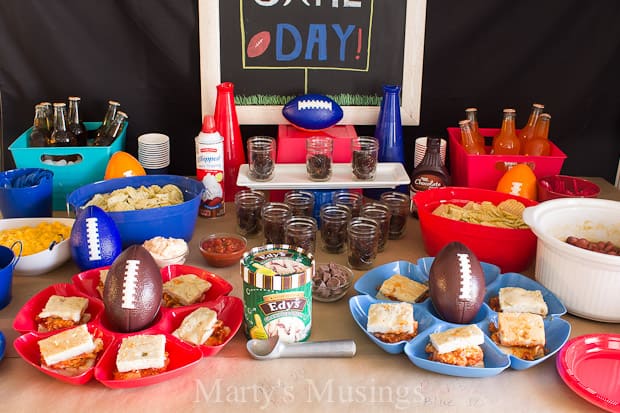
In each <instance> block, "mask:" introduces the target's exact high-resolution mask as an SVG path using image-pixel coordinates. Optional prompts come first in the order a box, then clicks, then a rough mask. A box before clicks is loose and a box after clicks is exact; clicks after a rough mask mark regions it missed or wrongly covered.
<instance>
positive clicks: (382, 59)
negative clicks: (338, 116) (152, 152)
mask: <svg viewBox="0 0 620 413" xmlns="http://www.w3.org/2000/svg"><path fill="white" fill-rule="evenodd" d="M425 15H426V0H236V1H235V0H199V21H200V28H199V30H200V66H201V88H202V90H201V93H202V113H203V114H206V113H212V112H213V109H214V107H215V98H216V85H218V84H219V83H221V82H225V81H226V82H233V83H234V84H235V103H236V106H237V115H238V118H239V122H240V123H242V124H283V123H286V120H285V119H284V117H283V116H282V106H283V105H284V104H285V103H286V102H288V100H290V99H292V98H293V97H295V96H298V95H302V94H305V93H320V94H325V95H328V96H330V97H332V98H333V99H334V100H336V101H337V102H338V103H339V104H340V105H341V106H342V107H343V109H344V114H345V115H344V117H343V119H342V121H341V122H340V123H343V124H353V125H371V124H375V123H376V121H377V116H378V113H379V105H380V103H381V97H382V93H383V92H382V87H383V85H384V84H395V85H400V86H401V88H402V93H401V119H402V123H403V124H404V125H418V124H419V114H420V97H421V84H422V59H423V50H424V24H425Z"/></svg>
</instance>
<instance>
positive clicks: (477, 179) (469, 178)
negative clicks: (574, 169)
mask: <svg viewBox="0 0 620 413" xmlns="http://www.w3.org/2000/svg"><path fill="white" fill-rule="evenodd" d="M480 133H481V134H482V135H483V136H485V137H493V136H495V135H497V134H498V133H499V129H493V128H480ZM448 136H449V144H448V149H449V154H450V174H451V176H452V185H454V186H469V187H473V188H484V189H495V188H496V187H497V183H498V182H499V179H500V178H501V177H502V175H503V174H504V172H506V171H507V170H508V168H509V167H510V166H512V165H514V164H517V163H527V164H528V165H529V166H530V167H531V168H532V170H533V171H534V174H535V175H536V177H537V178H542V177H544V176H549V175H556V174H559V173H560V170H561V169H562V165H563V164H564V160H565V159H566V154H565V153H564V152H562V151H561V150H560V148H558V147H557V146H556V145H555V144H554V143H553V142H551V154H550V155H549V156H525V155H470V154H468V153H467V152H465V149H464V148H463V145H461V129H460V128H458V127H454V128H448ZM490 149H491V148H490V146H487V151H490Z"/></svg>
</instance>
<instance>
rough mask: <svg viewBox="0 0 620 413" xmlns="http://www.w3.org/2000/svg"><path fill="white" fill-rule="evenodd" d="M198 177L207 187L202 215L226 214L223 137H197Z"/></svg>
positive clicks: (202, 202) (202, 203)
mask: <svg viewBox="0 0 620 413" xmlns="http://www.w3.org/2000/svg"><path fill="white" fill-rule="evenodd" d="M218 136H219V135H218ZM196 177H197V178H198V180H199V181H201V182H202V184H203V185H204V187H205V189H204V192H203V193H202V198H201V202H200V209H199V212H200V215H202V216H205V217H209V218H213V217H219V216H222V215H224V212H225V210H224V144H223V139H216V140H213V139H212V137H209V138H208V139H202V137H201V136H199V137H198V138H196Z"/></svg>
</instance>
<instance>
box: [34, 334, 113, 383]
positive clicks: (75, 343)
mask: <svg viewBox="0 0 620 413" xmlns="http://www.w3.org/2000/svg"><path fill="white" fill-rule="evenodd" d="M38 344H39V351H40V353H41V367H42V368H44V369H47V370H50V371H53V372H55V373H58V374H61V375H63V376H78V375H80V374H82V373H84V372H85V371H87V370H88V369H90V368H92V367H93V366H94V365H95V361H96V360H97V355H98V354H99V353H100V352H101V350H103V340H102V339H101V338H98V337H97V338H95V337H93V335H92V334H91V333H89V332H88V328H87V327H86V325H85V324H82V325H80V326H78V327H74V328H72V329H69V330H65V331H63V332H60V333H57V334H54V335H52V336H49V337H47V338H44V339H42V340H39V342H38Z"/></svg>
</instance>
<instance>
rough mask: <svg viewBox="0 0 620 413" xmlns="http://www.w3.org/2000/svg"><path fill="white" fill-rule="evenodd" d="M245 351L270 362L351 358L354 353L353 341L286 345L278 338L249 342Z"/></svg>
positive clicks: (257, 358)
mask: <svg viewBox="0 0 620 413" xmlns="http://www.w3.org/2000/svg"><path fill="white" fill-rule="evenodd" d="M247 349H248V352H249V353H250V355H251V356H252V357H253V358H255V359H256V360H271V359H277V358H285V357H286V358H299V357H353V356H355V351H356V347H355V342H354V341H353V340H330V341H314V342H312V341H308V342H299V343H286V342H284V341H282V340H280V337H279V336H271V337H269V338H268V339H267V340H260V339H252V340H249V341H248V343H247Z"/></svg>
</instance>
